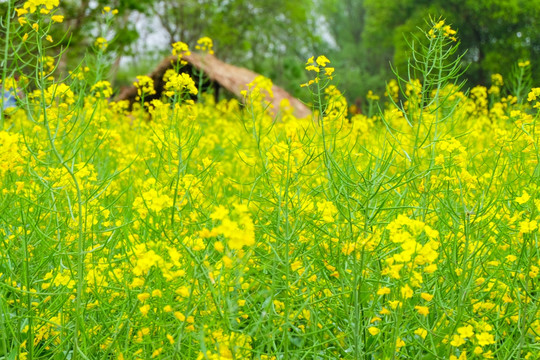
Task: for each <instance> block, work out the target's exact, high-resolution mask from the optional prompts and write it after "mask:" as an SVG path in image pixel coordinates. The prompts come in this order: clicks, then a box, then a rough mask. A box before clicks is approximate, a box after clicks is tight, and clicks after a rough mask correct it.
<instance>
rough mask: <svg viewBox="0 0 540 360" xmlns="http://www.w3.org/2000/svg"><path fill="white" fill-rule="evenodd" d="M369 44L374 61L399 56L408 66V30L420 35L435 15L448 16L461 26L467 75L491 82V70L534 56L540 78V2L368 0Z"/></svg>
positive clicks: (366, 36)
mask: <svg viewBox="0 0 540 360" xmlns="http://www.w3.org/2000/svg"><path fill="white" fill-rule="evenodd" d="M365 7H366V9H365V10H366V26H365V32H364V39H365V41H366V47H367V48H369V49H371V50H372V56H373V61H374V62H376V63H381V64H384V63H388V61H390V60H393V61H394V63H395V64H396V66H397V67H398V69H399V68H401V69H403V66H404V64H405V63H406V59H407V56H408V54H407V52H406V50H405V49H407V45H406V41H405V38H404V36H403V35H402V34H404V33H405V34H407V33H410V32H413V33H416V34H418V29H417V28H418V27H425V25H426V23H425V20H426V19H427V18H428V17H429V16H432V17H435V18H438V17H442V18H444V19H446V22H447V23H450V24H452V27H453V28H454V29H456V30H458V37H459V39H460V41H461V47H462V49H463V50H468V52H467V55H466V56H465V57H464V62H465V63H466V64H467V65H469V69H468V71H467V73H466V77H467V78H468V79H469V80H471V82H472V83H475V84H476V83H479V84H486V83H488V82H489V78H490V74H493V73H503V74H504V73H507V72H508V69H510V68H511V66H512V64H513V63H515V62H516V61H518V60H520V59H531V60H533V64H532V65H533V68H532V69H533V74H534V75H535V80H536V81H537V82H538V81H539V80H540V71H539V70H540V63H534V59H537V58H538V57H539V55H540V35H539V34H540V24H539V23H538V22H537V19H538V16H539V15H540V3H538V2H534V1H528V0H464V1H463V0H430V1H427V0H421V1H417V0H405V1H403V0H399V1H398V0H387V1H378V0H365Z"/></svg>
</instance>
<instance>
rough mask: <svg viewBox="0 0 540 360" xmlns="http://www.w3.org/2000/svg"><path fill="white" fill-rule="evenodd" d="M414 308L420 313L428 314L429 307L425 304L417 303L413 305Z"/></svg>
mask: <svg viewBox="0 0 540 360" xmlns="http://www.w3.org/2000/svg"><path fill="white" fill-rule="evenodd" d="M414 309H415V310H416V311H418V313H419V314H420V315H423V316H428V314H429V307H427V306H420V305H417V306H415V307H414Z"/></svg>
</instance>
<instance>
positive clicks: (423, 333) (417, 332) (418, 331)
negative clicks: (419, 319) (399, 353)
mask: <svg viewBox="0 0 540 360" xmlns="http://www.w3.org/2000/svg"><path fill="white" fill-rule="evenodd" d="M414 333H415V335H418V336H420V337H421V338H422V339H425V338H426V336H427V334H428V332H427V330H426V329H423V328H418V329H416V330H415V331H414Z"/></svg>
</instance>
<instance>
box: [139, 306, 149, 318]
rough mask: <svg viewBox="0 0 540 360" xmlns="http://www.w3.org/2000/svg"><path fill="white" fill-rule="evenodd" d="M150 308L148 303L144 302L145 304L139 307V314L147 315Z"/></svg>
mask: <svg viewBox="0 0 540 360" xmlns="http://www.w3.org/2000/svg"><path fill="white" fill-rule="evenodd" d="M149 310H150V305H148V304H146V305H143V306H141V307H140V308H139V311H140V312H141V314H142V315H143V316H147V315H148V311H149Z"/></svg>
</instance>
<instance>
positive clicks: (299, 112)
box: [117, 53, 311, 118]
mask: <svg viewBox="0 0 540 360" xmlns="http://www.w3.org/2000/svg"><path fill="white" fill-rule="evenodd" d="M182 59H184V60H186V61H187V62H188V67H189V66H192V67H195V68H196V69H198V70H202V71H203V72H204V73H205V74H206V76H207V77H208V78H209V79H210V81H211V82H213V83H214V85H219V86H220V87H222V88H224V89H226V90H228V91H229V92H230V93H232V94H234V95H235V96H236V97H237V98H238V99H239V100H241V101H242V100H243V96H242V95H241V91H242V90H247V86H246V84H249V83H250V82H252V81H253V80H254V79H255V78H256V77H257V76H259V74H257V73H256V72H253V71H251V70H248V69H246V68H243V67H238V66H234V65H231V64H227V63H225V62H223V61H221V60H219V59H218V58H216V57H215V56H213V55H209V54H204V55H202V54H198V53H191V55H187V56H185V55H184V56H183V57H182ZM176 60H177V58H176V56H169V57H167V58H165V59H164V60H163V61H162V62H161V63H160V64H159V65H158V66H157V67H156V68H155V69H154V71H152V72H151V73H150V74H149V75H148V76H150V77H151V78H152V79H153V80H154V84H155V87H156V90H157V91H158V92H159V88H160V87H161V88H162V87H163V85H164V84H162V83H163V80H162V79H163V75H164V74H165V71H167V69H170V68H172V65H171V64H172V63H174V62H176ZM272 92H273V93H274V98H273V99H271V100H272V104H273V106H274V108H275V109H279V104H280V102H281V101H282V100H283V99H288V100H289V103H290V105H291V106H292V108H293V109H294V115H295V116H296V117H299V118H303V117H306V116H309V115H310V114H311V111H310V110H309V108H308V107H307V106H306V105H304V104H303V103H302V102H301V101H300V100H298V99H297V98H295V97H293V96H292V95H291V94H289V93H288V92H286V91H285V90H283V89H282V88H280V87H279V86H277V85H273V87H272ZM136 96H137V89H136V88H135V87H134V86H131V87H128V88H125V89H124V90H123V91H121V92H120V94H119V95H118V98H117V100H130V101H132V102H133V101H134V100H135V97H136Z"/></svg>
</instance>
